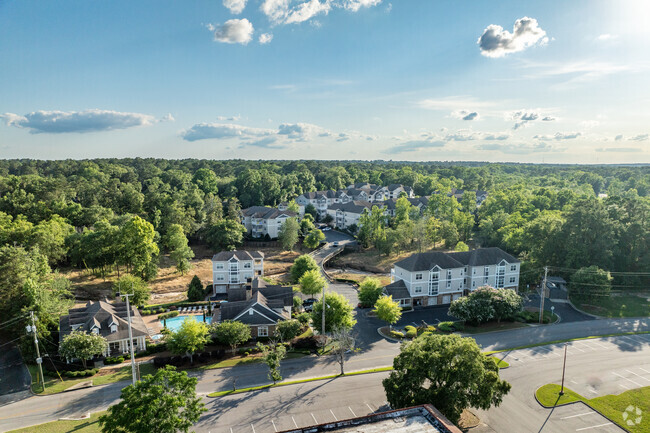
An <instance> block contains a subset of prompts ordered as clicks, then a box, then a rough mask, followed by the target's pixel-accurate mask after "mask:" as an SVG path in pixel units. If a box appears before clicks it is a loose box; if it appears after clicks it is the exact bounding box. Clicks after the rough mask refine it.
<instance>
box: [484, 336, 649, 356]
mask: <svg viewBox="0 0 650 433" xmlns="http://www.w3.org/2000/svg"><path fill="white" fill-rule="evenodd" d="M637 334H650V332H648V331H642V332H618V333H615V334H604V335H590V336H589V337H577V338H567V339H564V340H552V341H546V342H543V343H533V344H527V345H525V346H517V347H509V348H507V349H499V350H490V351H488V352H483V354H484V355H493V354H495V353H501V352H508V351H510V350H521V349H530V348H531V347H539V346H547V345H549V344H558V343H567V342H571V341H580V340H591V339H593V338H604V337H618V336H621V335H637Z"/></svg>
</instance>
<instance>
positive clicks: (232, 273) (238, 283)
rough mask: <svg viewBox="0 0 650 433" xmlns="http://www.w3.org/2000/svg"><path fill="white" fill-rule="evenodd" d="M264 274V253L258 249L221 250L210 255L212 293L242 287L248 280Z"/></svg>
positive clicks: (221, 292) (220, 292) (225, 291)
mask: <svg viewBox="0 0 650 433" xmlns="http://www.w3.org/2000/svg"><path fill="white" fill-rule="evenodd" d="M263 275H264V253H262V252H260V251H238V250H235V251H222V252H220V253H217V254H215V255H214V256H213V257H212V286H213V295H216V294H223V293H227V292H228V289H229V288H237V289H239V288H242V287H244V286H245V285H246V283H247V282H248V281H249V280H252V279H253V278H255V277H261V276H263Z"/></svg>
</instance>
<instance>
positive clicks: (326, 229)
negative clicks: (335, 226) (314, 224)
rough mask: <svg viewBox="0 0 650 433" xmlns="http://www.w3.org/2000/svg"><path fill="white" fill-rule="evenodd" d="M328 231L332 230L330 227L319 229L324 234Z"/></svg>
mask: <svg viewBox="0 0 650 433" xmlns="http://www.w3.org/2000/svg"><path fill="white" fill-rule="evenodd" d="M328 230H332V227H323V228H322V229H321V231H324V232H326V231H328Z"/></svg>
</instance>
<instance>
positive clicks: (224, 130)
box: [181, 123, 276, 141]
mask: <svg viewBox="0 0 650 433" xmlns="http://www.w3.org/2000/svg"><path fill="white" fill-rule="evenodd" d="M275 132H276V131H274V130H272V129H263V128H251V127H248V126H242V125H237V124H234V123H198V124H196V125H194V126H192V127H191V128H190V129H187V130H185V131H183V132H182V133H181V137H182V138H183V140H185V141H197V140H207V139H211V138H214V139H226V138H235V137H240V138H244V139H250V138H251V137H264V136H270V135H273V134H275Z"/></svg>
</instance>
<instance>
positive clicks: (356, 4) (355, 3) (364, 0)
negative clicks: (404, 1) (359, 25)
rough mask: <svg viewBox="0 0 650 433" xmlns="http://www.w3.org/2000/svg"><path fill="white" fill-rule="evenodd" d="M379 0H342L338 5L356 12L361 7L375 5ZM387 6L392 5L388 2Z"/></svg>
mask: <svg viewBox="0 0 650 433" xmlns="http://www.w3.org/2000/svg"><path fill="white" fill-rule="evenodd" d="M380 3H381V0H343V1H342V2H341V3H340V6H341V7H343V8H344V9H347V10H349V11H352V12H357V11H358V10H359V9H361V8H370V7H373V6H377V5H378V4H380ZM389 7H392V5H390V3H389Z"/></svg>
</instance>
